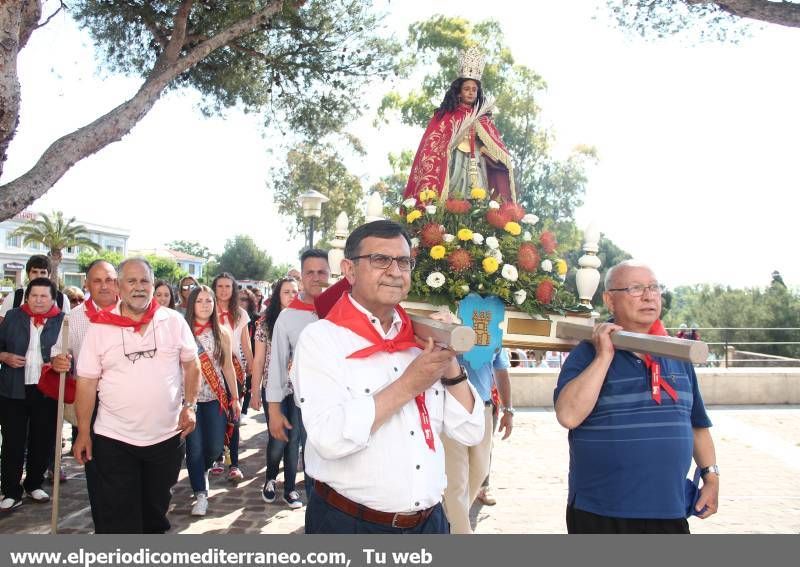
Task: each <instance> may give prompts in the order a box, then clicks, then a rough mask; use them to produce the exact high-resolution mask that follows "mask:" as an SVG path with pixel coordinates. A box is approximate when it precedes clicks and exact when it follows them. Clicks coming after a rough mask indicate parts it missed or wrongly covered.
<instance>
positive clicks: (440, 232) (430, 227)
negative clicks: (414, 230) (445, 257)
mask: <svg viewBox="0 0 800 567" xmlns="http://www.w3.org/2000/svg"><path fill="white" fill-rule="evenodd" d="M419 240H420V242H421V243H422V244H424V245H425V246H427V247H428V248H432V247H434V246H436V245H437V244H441V243H442V242H444V227H443V226H442V225H440V224H436V223H435V222H429V223H428V224H426V225H425V226H423V227H422V230H420V231H419Z"/></svg>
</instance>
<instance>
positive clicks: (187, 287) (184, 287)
mask: <svg viewBox="0 0 800 567" xmlns="http://www.w3.org/2000/svg"><path fill="white" fill-rule="evenodd" d="M196 287H197V286H196V285H194V284H188V285H182V286H181V289H182V290H183V291H189V290H191V289H194V288H196Z"/></svg>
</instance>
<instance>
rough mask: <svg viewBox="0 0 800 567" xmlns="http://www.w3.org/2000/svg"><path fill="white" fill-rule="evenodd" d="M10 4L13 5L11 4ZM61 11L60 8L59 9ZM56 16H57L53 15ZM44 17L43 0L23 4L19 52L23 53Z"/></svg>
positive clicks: (33, 0) (32, 0)
mask: <svg viewBox="0 0 800 567" xmlns="http://www.w3.org/2000/svg"><path fill="white" fill-rule="evenodd" d="M9 4H12V3H11V2H9ZM59 10H60V8H59ZM53 15H55V14H53ZM41 17H42V2H41V0H31V1H29V2H23V3H22V10H21V12H20V25H19V41H18V44H19V46H18V47H17V51H21V50H22V48H23V47H25V44H26V43H28V40H29V39H30V37H31V34H32V33H33V32H34V31H35V30H36V28H37V27H39V26H37V24H38V23H39V18H41Z"/></svg>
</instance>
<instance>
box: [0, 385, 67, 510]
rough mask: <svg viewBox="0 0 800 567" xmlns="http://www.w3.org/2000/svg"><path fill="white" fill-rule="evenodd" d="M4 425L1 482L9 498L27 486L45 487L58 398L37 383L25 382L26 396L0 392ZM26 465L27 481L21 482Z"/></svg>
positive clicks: (0, 418) (0, 417)
mask: <svg viewBox="0 0 800 567" xmlns="http://www.w3.org/2000/svg"><path fill="white" fill-rule="evenodd" d="M0 427H2V433H3V446H2V449H0V461H1V462H0V484H2V490H3V494H4V495H5V497H6V498H14V499H17V500H18V499H20V498H22V492H23V488H24V490H25V492H33V491H34V490H36V489H37V488H41V487H42V482H43V481H44V472H45V471H46V470H47V463H48V462H49V460H50V455H49V453H50V450H51V449H52V447H53V439H54V438H55V435H56V401H55V400H51V399H50V398H47V397H45V396H44V394H42V393H41V392H40V391H39V389H38V388H37V387H36V386H25V399H24V400H13V399H11V398H6V397H3V396H0ZM26 446H27V449H28V451H27V458H26V453H25V448H26ZM58 449H59V451H60V450H61V447H59V448H58ZM23 466H24V467H25V482H24V483H23V484H20V481H21V480H22V468H23Z"/></svg>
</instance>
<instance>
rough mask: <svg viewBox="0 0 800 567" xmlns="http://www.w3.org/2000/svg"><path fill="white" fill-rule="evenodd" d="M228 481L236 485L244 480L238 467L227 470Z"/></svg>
mask: <svg viewBox="0 0 800 567" xmlns="http://www.w3.org/2000/svg"><path fill="white" fill-rule="evenodd" d="M228 480H229V481H230V482H233V483H238V482H241V481H242V480H244V475H243V474H242V471H241V470H239V467H231V468H230V469H228Z"/></svg>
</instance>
